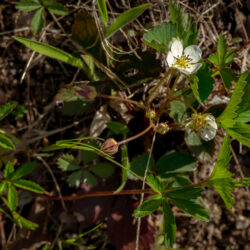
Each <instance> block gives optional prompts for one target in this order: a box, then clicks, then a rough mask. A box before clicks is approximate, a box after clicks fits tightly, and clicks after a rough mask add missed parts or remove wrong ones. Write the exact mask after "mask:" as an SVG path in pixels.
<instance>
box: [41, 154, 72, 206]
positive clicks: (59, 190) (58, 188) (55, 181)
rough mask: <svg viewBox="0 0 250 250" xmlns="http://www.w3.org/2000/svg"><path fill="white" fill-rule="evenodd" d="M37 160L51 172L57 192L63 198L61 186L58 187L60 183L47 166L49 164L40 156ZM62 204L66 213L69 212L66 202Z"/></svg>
mask: <svg viewBox="0 0 250 250" xmlns="http://www.w3.org/2000/svg"><path fill="white" fill-rule="evenodd" d="M37 159H38V160H40V161H41V162H42V163H43V165H44V166H45V167H46V168H47V170H48V171H49V173H50V175H51V177H52V179H53V181H54V183H55V186H56V190H57V192H58V194H59V197H62V193H61V189H60V186H59V185H58V182H57V180H56V177H55V175H54V173H53V171H52V170H51V168H50V166H49V164H47V162H46V161H45V160H44V159H43V158H42V157H40V156H38V157H37ZM61 203H62V207H63V209H64V210H65V211H67V208H66V206H65V203H64V200H61Z"/></svg>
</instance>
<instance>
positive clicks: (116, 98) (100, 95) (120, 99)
mask: <svg viewBox="0 0 250 250" xmlns="http://www.w3.org/2000/svg"><path fill="white" fill-rule="evenodd" d="M97 97H102V98H108V99H113V100H117V101H122V102H129V103H132V104H135V105H136V106H138V107H139V108H143V109H144V108H145V107H144V105H143V104H141V103H139V102H137V101H133V100H130V99H126V98H122V97H119V96H111V95H105V94H97Z"/></svg>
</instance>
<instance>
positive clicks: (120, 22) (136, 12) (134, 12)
mask: <svg viewBox="0 0 250 250" xmlns="http://www.w3.org/2000/svg"><path fill="white" fill-rule="evenodd" d="M149 6H150V4H149V3H146V4H142V5H140V6H137V7H134V8H132V9H129V10H127V11H125V12H123V13H122V14H121V15H120V16H118V17H117V18H116V19H115V21H114V22H113V23H112V24H111V25H110V26H109V27H108V28H107V29H106V31H105V33H104V36H105V37H106V38H108V37H110V36H112V35H113V34H114V33H115V32H116V31H118V30H119V29H121V28H122V27H123V26H125V25H126V24H128V23H130V22H132V21H133V20H134V19H135V18H137V17H138V16H140V15H141V14H142V13H143V12H144V11H145V10H146V9H147V8H148V7H149Z"/></svg>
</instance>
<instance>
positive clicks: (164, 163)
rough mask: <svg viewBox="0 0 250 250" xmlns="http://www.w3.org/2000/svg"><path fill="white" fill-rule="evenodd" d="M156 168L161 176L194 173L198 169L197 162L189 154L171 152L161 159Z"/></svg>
mask: <svg viewBox="0 0 250 250" xmlns="http://www.w3.org/2000/svg"><path fill="white" fill-rule="evenodd" d="M156 168H157V170H158V171H159V173H160V174H166V173H181V172H186V171H193V170H194V169H195V168H196V160H195V158H194V157H193V156H191V155H189V154H187V153H182V152H169V153H166V154H164V155H162V156H161V157H160V159H159V160H158V161H157V163H156Z"/></svg>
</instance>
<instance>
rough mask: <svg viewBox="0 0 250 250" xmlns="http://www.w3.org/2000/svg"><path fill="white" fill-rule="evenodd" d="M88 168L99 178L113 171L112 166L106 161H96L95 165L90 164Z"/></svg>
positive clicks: (109, 174)
mask: <svg viewBox="0 0 250 250" xmlns="http://www.w3.org/2000/svg"><path fill="white" fill-rule="evenodd" d="M88 169H89V170H90V171H91V172H93V173H94V174H95V175H97V176H98V177H101V178H108V177H110V176H111V175H112V174H113V173H114V171H115V169H114V167H113V166H112V165H111V164H110V163H108V162H101V163H97V164H96V165H94V166H91V167H89V168H88Z"/></svg>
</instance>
